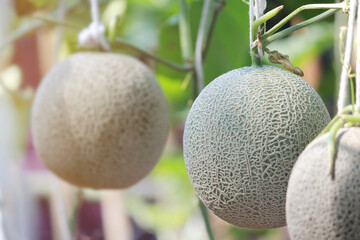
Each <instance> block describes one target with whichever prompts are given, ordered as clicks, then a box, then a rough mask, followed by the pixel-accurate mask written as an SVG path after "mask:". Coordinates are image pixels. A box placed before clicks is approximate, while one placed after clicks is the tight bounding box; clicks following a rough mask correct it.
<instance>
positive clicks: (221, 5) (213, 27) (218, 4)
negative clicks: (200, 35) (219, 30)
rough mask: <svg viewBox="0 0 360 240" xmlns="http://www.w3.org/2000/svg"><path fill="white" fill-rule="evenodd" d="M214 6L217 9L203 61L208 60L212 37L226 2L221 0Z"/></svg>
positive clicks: (211, 24) (204, 49)
mask: <svg viewBox="0 0 360 240" xmlns="http://www.w3.org/2000/svg"><path fill="white" fill-rule="evenodd" d="M214 5H215V7H214V11H213V15H212V18H211V22H210V26H209V31H208V35H207V37H206V42H205V46H204V48H203V56H202V57H203V59H206V56H207V53H208V52H209V48H210V43H211V39H212V36H213V35H214V30H215V26H216V22H217V20H218V17H219V15H220V12H221V11H222V10H223V9H224V7H225V5H226V0H220V1H219V0H216V1H215V2H214Z"/></svg>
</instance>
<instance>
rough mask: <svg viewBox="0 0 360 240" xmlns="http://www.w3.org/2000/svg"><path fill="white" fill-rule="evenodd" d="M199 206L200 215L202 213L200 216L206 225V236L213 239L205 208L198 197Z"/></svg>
mask: <svg viewBox="0 0 360 240" xmlns="http://www.w3.org/2000/svg"><path fill="white" fill-rule="evenodd" d="M199 208H200V211H201V215H202V217H203V219H204V222H205V227H206V231H207V233H208V236H209V240H215V237H214V233H213V232H212V229H211V225H210V221H209V215H208V212H207V209H206V207H205V205H204V203H203V202H202V201H201V200H200V199H199Z"/></svg>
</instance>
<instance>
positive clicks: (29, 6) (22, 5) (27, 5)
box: [14, 0, 57, 16]
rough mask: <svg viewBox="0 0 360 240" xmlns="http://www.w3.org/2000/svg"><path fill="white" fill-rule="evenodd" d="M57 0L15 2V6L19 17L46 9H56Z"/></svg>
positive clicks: (21, 0) (17, 0)
mask: <svg viewBox="0 0 360 240" xmlns="http://www.w3.org/2000/svg"><path fill="white" fill-rule="evenodd" d="M56 3H57V0H15V1H14V6H15V10H16V13H17V14H18V15H19V16H25V15H29V14H31V13H33V12H36V11H38V10H42V9H44V8H54V7H55V6H56Z"/></svg>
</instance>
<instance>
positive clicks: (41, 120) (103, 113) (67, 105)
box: [31, 52, 168, 189]
mask: <svg viewBox="0 0 360 240" xmlns="http://www.w3.org/2000/svg"><path fill="white" fill-rule="evenodd" d="M31 130H32V133H33V138H34V146H35V149H36V151H37V153H38V154H39V156H40V158H41V160H42V161H43V162H44V164H45V165H46V166H47V167H48V168H49V169H50V170H51V171H53V172H54V173H55V174H56V175H57V176H59V177H60V178H62V179H63V180H65V181H68V182H69V183H71V184H74V185H77V186H80V187H89V188H94V189H114V188H126V187H129V186H131V185H133V184H135V183H137V182H138V181H140V180H141V179H143V178H144V177H145V176H146V175H147V174H148V173H149V172H150V171H151V170H152V169H153V167H154V166H155V164H156V163H157V161H158V160H159V158H160V155H161V153H162V150H163V147H164V145H165V141H166V138H167V132H168V111H167V104H166V100H165V97H164V94H163V92H162V90H161V88H160V86H159V84H158V82H157V80H156V79H155V76H154V74H153V73H152V71H151V70H150V69H149V68H148V67H147V66H146V65H144V64H143V63H142V62H140V61H139V60H137V59H135V58H133V57H130V56H126V55H122V54H114V53H94V52H92V53H90V52H82V53H77V54H74V55H72V56H70V57H69V58H67V59H66V60H64V61H63V62H61V63H58V64H56V65H55V66H54V67H53V68H52V69H51V70H50V72H49V73H48V74H47V75H46V76H45V78H44V79H43V81H42V82H41V85H40V86H39V88H38V90H37V93H36V96H35V100H34V103H33V107H32V116H31Z"/></svg>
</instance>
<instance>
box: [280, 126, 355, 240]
mask: <svg viewBox="0 0 360 240" xmlns="http://www.w3.org/2000/svg"><path fill="white" fill-rule="evenodd" d="M328 138H329V134H326V135H324V136H322V137H320V138H319V139H316V140H315V141H314V142H312V143H311V144H310V145H309V146H308V147H307V148H306V149H305V150H304V152H303V153H302V154H301V155H300V157H299V159H298V160H297V162H296V164H295V166H294V169H293V170H292V173H291V176H290V180H289V188H288V191H287V201H286V219H287V224H288V229H289V233H290V236H291V239H292V240H309V239H316V240H330V239H331V240H336V239H339V240H340V239H341V240H345V239H346V240H358V239H360V128H348V129H341V130H340V131H339V132H338V134H337V140H336V142H337V143H336V144H337V147H336V150H337V154H336V160H335V175H334V176H335V178H334V180H332V178H331V176H330V174H329V165H330V159H329V154H328Z"/></svg>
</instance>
